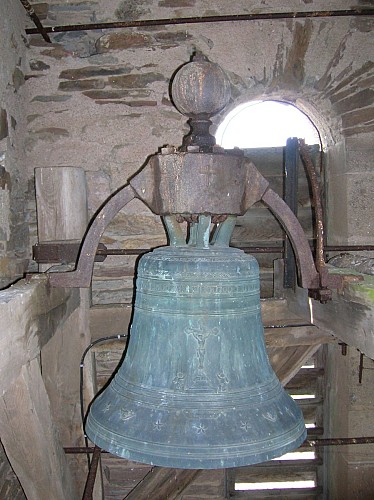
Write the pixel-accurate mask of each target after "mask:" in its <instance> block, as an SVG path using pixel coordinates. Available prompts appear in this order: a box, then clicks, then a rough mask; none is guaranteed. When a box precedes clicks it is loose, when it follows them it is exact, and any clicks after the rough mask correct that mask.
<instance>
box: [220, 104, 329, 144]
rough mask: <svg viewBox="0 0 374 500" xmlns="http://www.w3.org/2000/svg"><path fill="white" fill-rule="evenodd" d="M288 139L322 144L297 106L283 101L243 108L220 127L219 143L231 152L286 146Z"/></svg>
mask: <svg viewBox="0 0 374 500" xmlns="http://www.w3.org/2000/svg"><path fill="white" fill-rule="evenodd" d="M289 137H298V138H299V139H304V140H305V142H306V144H320V138H319V134H318V130H317V129H316V127H315V126H314V125H313V122H312V121H311V120H310V119H309V118H308V117H307V116H306V115H305V114H304V113H303V112H302V111H300V110H299V109H298V108H296V106H293V105H292V104H288V103H286V102H280V101H252V102H247V103H245V104H241V105H240V106H238V107H236V108H235V109H234V110H233V111H231V113H229V114H228V115H227V116H226V118H225V119H224V120H223V122H222V123H221V124H220V125H219V127H218V129H217V132H216V141H217V144H219V145H220V146H222V147H224V148H226V149H231V148H234V147H238V148H246V149H247V148H264V147H279V146H285V145H286V140H287V139H288V138H289Z"/></svg>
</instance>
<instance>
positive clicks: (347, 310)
mask: <svg viewBox="0 0 374 500" xmlns="http://www.w3.org/2000/svg"><path fill="white" fill-rule="evenodd" d="M344 271H345V272H346V273H347V274H348V273H349V272H350V270H349V269H346V270H342V272H344ZM361 277H362V278H363V281H359V282H350V281H349V279H348V278H347V279H346V282H345V286H344V290H343V291H336V290H333V292H332V300H331V301H330V302H328V303H327V304H320V303H319V302H318V301H316V300H308V293H307V290H303V289H301V288H296V290H295V292H293V291H287V302H288V303H289V307H290V310H291V311H293V313H294V314H297V315H299V316H303V317H304V318H305V317H308V315H309V314H310V310H311V309H312V312H313V323H315V324H316V325H317V326H319V327H320V328H325V329H331V330H332V331H333V333H334V335H336V337H337V338H338V339H339V340H340V341H341V342H344V343H346V344H348V345H350V346H352V347H355V348H357V349H359V350H360V351H361V352H362V353H364V354H365V355H366V356H368V357H369V358H372V359H374V335H373V324H374V302H373V296H374V278H373V276H369V275H361ZM355 278H356V279H357V278H358V277H357V276H356V277H355ZM352 279H354V277H353V278H352Z"/></svg>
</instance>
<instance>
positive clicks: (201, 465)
mask: <svg viewBox="0 0 374 500" xmlns="http://www.w3.org/2000/svg"><path fill="white" fill-rule="evenodd" d="M211 74H213V75H215V76H214V78H213V83H212V81H211V78H210V77H207V75H208V76H209V75H211ZM207 82H208V83H207ZM195 83H196V84H197V86H196V88H194V89H191V88H189V86H190V85H194V84H195ZM173 89H174V91H173V101H174V104H175V105H176V107H177V108H178V109H179V110H180V111H181V112H183V113H184V114H186V115H187V116H189V117H190V125H191V129H192V130H191V133H190V134H189V136H187V138H186V139H185V141H184V144H183V146H182V148H180V150H179V151H176V150H175V149H173V148H164V152H161V154H160V155H155V156H154V157H151V159H150V160H149V162H148V164H147V165H146V166H145V168H143V170H142V171H141V172H140V173H139V174H137V176H135V177H134V178H133V179H132V180H131V181H130V186H131V189H133V190H134V192H135V193H136V195H137V197H139V198H140V199H142V200H143V201H144V202H145V203H146V204H147V205H148V206H149V207H150V208H151V210H153V211H154V212H155V213H157V214H159V215H161V216H163V218H164V222H165V226H166V229H167V232H168V236H169V241H170V246H166V247H162V248H158V249H156V250H153V251H152V252H150V253H148V254H146V255H144V256H143V257H142V258H141V259H140V261H139V264H138V270H137V280H136V295H135V306H134V315H133V321H132V325H131V329H130V339H129V344H128V348H127V352H126V355H125V357H124V360H123V362H122V365H121V366H120V367H119V369H118V371H117V373H116V375H115V377H114V378H113V379H112V381H111V382H110V384H109V385H108V386H107V387H106V388H105V389H104V391H103V392H102V393H101V394H100V395H99V396H98V397H97V398H96V399H95V400H94V402H93V403H92V405H91V408H90V411H89V414H88V417H87V422H86V433H87V435H88V437H89V438H90V439H91V441H93V442H94V443H95V444H96V445H98V446H99V447H101V448H103V449H105V450H107V451H109V452H111V453H114V454H116V455H119V456H121V457H123V458H127V459H130V460H135V461H139V462H145V463H148V464H154V465H159V466H166V467H178V468H186V469H189V468H192V469H211V468H226V467H237V466H242V465H249V464H253V463H258V462H262V461H267V460H270V459H271V458H274V457H277V456H280V455H282V454H284V453H286V452H287V451H290V450H292V449H294V448H297V447H298V446H299V445H300V444H301V443H302V442H303V441H304V439H305V437H306V430H305V426H304V422H303V417H302V414H301V411H300V409H299V408H298V406H297V405H296V404H295V402H294V401H293V399H292V398H291V397H290V396H289V395H288V394H287V393H286V392H285V391H284V389H283V388H282V386H281V384H280V382H279V380H278V379H277V377H276V376H275V374H274V372H273V370H272V368H271V366H270V364H269V360H268V357H267V354H266V350H265V343H264V334H263V326H262V321H261V309H260V290H259V289H260V284H259V271H258V264H257V261H256V259H255V258H254V257H252V256H249V255H246V254H245V253H244V252H242V251H240V250H238V249H234V248H230V247H229V242H230V237H231V233H232V230H233V228H234V226H235V220H236V217H235V216H236V215H238V214H241V213H244V212H245V211H246V210H247V208H248V207H249V206H251V205H252V204H253V203H255V202H256V201H258V200H259V199H260V198H261V196H262V194H263V193H264V192H265V191H266V189H267V186H268V183H267V182H266V181H265V180H264V179H263V178H262V177H261V176H260V175H259V174H258V172H257V171H256V170H255V168H254V167H253V165H251V164H248V162H246V160H245V159H244V157H243V156H240V155H239V156H238V154H237V152H225V151H224V150H222V149H221V148H217V147H216V146H215V144H214V137H213V136H211V135H210V134H209V125H210V123H211V122H210V119H209V117H210V116H211V115H213V114H215V113H217V112H219V111H220V110H221V109H222V108H223V107H224V106H225V105H226V104H227V102H228V99H229V97H230V96H229V83H228V80H227V77H226V76H225V74H224V73H223V71H222V70H221V69H220V68H219V67H218V66H217V65H212V63H209V61H207V60H206V59H205V58H203V57H202V56H199V57H198V58H197V60H195V61H194V62H192V63H189V64H187V65H185V66H183V67H182V68H181V69H180V70H179V72H178V73H177V74H176V76H175V79H174V83H173ZM192 90H194V91H192ZM191 96H193V99H192V101H191ZM190 101H191V102H190ZM200 174H204V178H205V182H204V183H203V184H201V183H198V182H194V181H195V177H198V175H200ZM227 214H229V215H228V216H227ZM212 217H213V222H214V225H215V229H214V233H213V236H211V225H212ZM183 220H184V221H186V222H188V231H187V234H188V237H187V238H186V236H184V233H183V232H182V230H181V227H180V225H179V224H178V222H181V221H183Z"/></svg>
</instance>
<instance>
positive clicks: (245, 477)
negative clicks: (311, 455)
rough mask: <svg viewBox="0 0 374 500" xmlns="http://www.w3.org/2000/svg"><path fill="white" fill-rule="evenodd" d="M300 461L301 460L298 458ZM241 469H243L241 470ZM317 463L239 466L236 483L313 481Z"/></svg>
mask: <svg viewBox="0 0 374 500" xmlns="http://www.w3.org/2000/svg"><path fill="white" fill-rule="evenodd" d="M300 462H301V460H300ZM242 469H243V470H242ZM316 469H317V465H313V466H310V465H305V464H299V467H297V468H296V467H288V466H287V465H284V466H281V467H279V466H278V467H253V468H252V467H243V468H242V467H239V468H238V469H237V471H236V478H235V482H237V483H263V482H266V483H273V482H274V483H275V482H278V481H315V479H316Z"/></svg>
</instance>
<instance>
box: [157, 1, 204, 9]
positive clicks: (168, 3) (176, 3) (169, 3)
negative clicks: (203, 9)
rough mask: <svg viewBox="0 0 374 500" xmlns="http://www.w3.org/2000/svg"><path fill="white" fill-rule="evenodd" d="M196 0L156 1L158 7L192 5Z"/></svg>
mask: <svg viewBox="0 0 374 500" xmlns="http://www.w3.org/2000/svg"><path fill="white" fill-rule="evenodd" d="M195 4H196V0H160V1H159V2H158V5H159V7H175V8H179V9H180V8H181V7H194V6H195Z"/></svg>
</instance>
